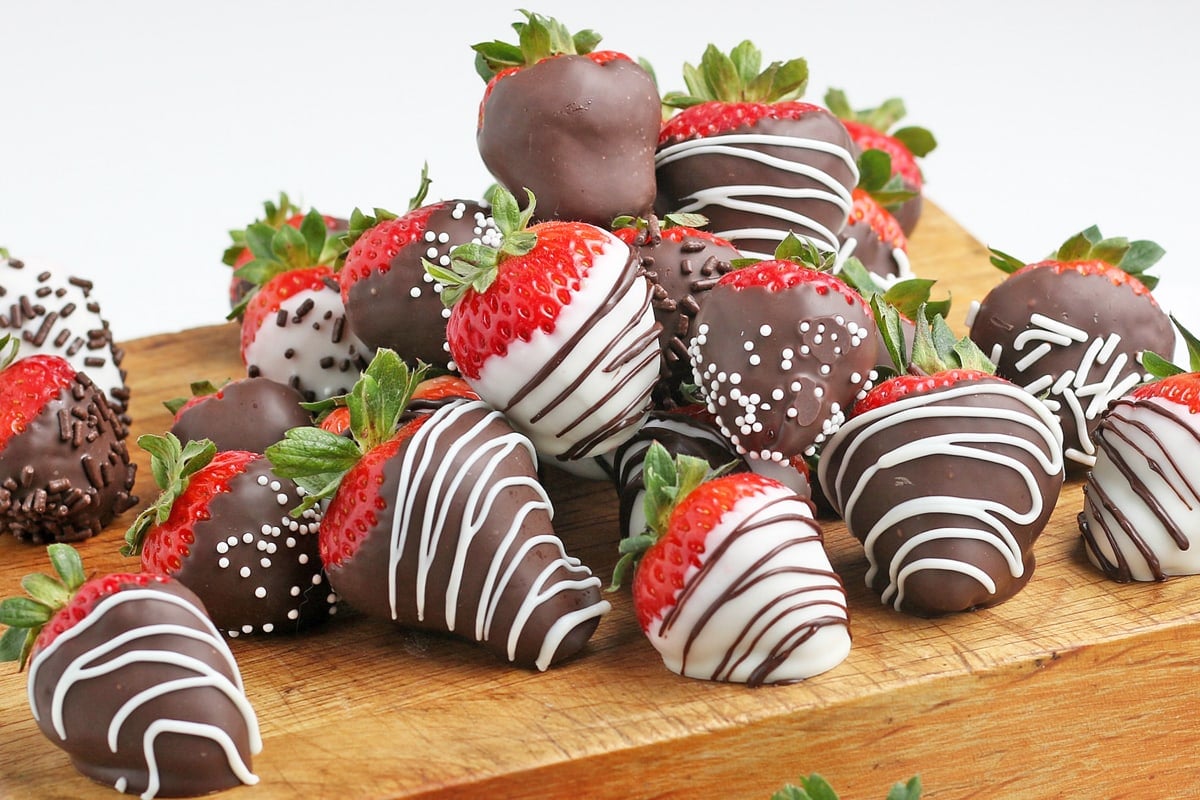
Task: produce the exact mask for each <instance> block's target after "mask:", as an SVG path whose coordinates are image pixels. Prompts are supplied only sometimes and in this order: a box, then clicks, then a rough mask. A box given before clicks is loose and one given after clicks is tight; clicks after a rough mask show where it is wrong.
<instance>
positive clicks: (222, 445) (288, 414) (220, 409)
mask: <svg viewBox="0 0 1200 800" xmlns="http://www.w3.org/2000/svg"><path fill="white" fill-rule="evenodd" d="M191 389H192V396H191V397H190V398H187V399H183V398H179V399H176V400H171V401H169V402H168V403H166V406H167V409H168V410H169V411H171V413H173V414H174V415H175V417H174V420H173V421H172V423H171V428H170V431H171V433H173V434H175V437H176V438H177V439H179V440H180V441H181V442H190V441H192V440H200V439H209V440H210V441H212V443H213V444H214V445H216V447H217V449H218V450H249V451H251V452H254V453H261V452H262V451H263V450H265V449H266V448H267V447H268V446H269V445H272V444H275V442H278V441H279V440H280V439H282V438H283V434H284V433H286V432H287V431H288V429H290V428H294V427H296V426H297V425H311V424H312V421H313V418H312V414H311V413H310V412H309V411H307V410H306V409H305V408H304V406H303V405H302V404H303V403H304V398H303V397H302V396H301V395H300V393H299V392H298V391H296V390H295V389H293V388H292V387H291V386H287V385H285V384H282V383H279V382H278V381H273V380H271V379H270V378H263V377H258V378H238V379H236V380H232V381H229V382H227V383H225V384H222V385H221V386H219V387H218V386H214V385H213V384H212V383H210V382H208V381H198V382H196V383H193V384H192V386H191Z"/></svg>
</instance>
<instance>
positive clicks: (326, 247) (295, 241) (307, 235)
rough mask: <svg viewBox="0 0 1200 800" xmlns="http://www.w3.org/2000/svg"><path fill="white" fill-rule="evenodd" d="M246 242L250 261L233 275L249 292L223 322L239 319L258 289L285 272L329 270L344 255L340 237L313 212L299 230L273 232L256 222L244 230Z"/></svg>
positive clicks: (265, 225)
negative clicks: (248, 286) (247, 286)
mask: <svg viewBox="0 0 1200 800" xmlns="http://www.w3.org/2000/svg"><path fill="white" fill-rule="evenodd" d="M245 240H246V246H247V248H249V250H250V252H251V254H252V255H253V258H252V259H251V260H250V261H248V262H246V263H245V264H242V265H241V266H240V267H238V268H237V269H236V270H235V271H234V273H233V274H234V277H235V278H239V279H241V280H244V281H248V282H249V283H250V284H251V287H252V288H251V289H250V291H248V292H247V293H246V296H245V297H243V298H242V300H241V302H240V303H238V304H237V306H235V307H234V308H233V309H232V310H231V311H230V312H229V314H228V315H227V316H226V319H238V318H240V317H242V316H243V314H244V313H245V311H246V307H247V306H248V305H249V304H250V302H251V301H252V300H253V299H254V296H255V295H256V294H257V293H258V291H259V289H261V288H262V287H263V286H265V285H266V284H267V283H268V282H270V281H271V279H273V278H275V277H277V276H279V275H282V274H285V273H288V272H296V271H299V270H308V269H313V268H316V267H325V268H331V267H332V266H333V265H334V263H335V262H336V261H337V260H338V259H339V258H340V257H341V255H342V253H343V251H344V246H343V245H342V240H341V237H340V236H337V235H334V234H332V233H330V230H329V226H328V223H327V220H326V218H325V216H323V215H322V214H321V213H320V212H319V211H317V210H316V209H313V210H311V211H309V212H308V213H307V214H305V215H304V218H303V220H301V222H300V225H299V226H298V227H293V226H292V225H290V224H286V225H281V226H280V227H278V228H272V227H271V226H270V225H268V224H267V223H264V222H256V223H254V224H253V225H251V226H249V227H248V228H246V231H245Z"/></svg>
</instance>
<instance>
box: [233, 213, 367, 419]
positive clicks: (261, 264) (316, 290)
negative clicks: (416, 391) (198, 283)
mask: <svg viewBox="0 0 1200 800" xmlns="http://www.w3.org/2000/svg"><path fill="white" fill-rule="evenodd" d="M245 238H246V245H247V247H249V248H250V250H251V252H252V253H253V254H254V260H252V261H250V262H249V263H247V264H245V265H243V266H241V267H239V268H238V270H237V272H236V273H235V274H236V275H237V276H238V277H240V278H245V279H246V280H248V281H250V282H251V283H253V284H254V287H255V288H254V289H253V290H252V291H251V292H250V293H249V295H248V296H247V297H246V299H245V300H244V302H243V305H242V306H240V307H238V308H235V309H234V310H233V311H231V312H230V314H229V317H230V318H231V319H232V318H234V317H236V316H239V315H240V316H241V318H242V342H241V350H242V362H243V363H244V364H245V365H246V374H247V375H248V376H249V377H251V378H256V377H259V376H262V377H265V378H270V379H271V380H274V381H278V382H279V383H286V384H287V385H288V386H291V387H292V388H293V389H295V390H296V391H298V392H300V394H301V395H303V396H304V398H305V399H306V400H310V401H315V400H325V399H327V398H329V397H333V396H334V395H338V394H345V393H346V392H348V391H349V390H350V387H351V386H353V385H354V381H355V380H357V379H358V375H359V373H361V372H362V370H363V368H364V367H365V366H366V365H367V361H368V359H369V358H370V354H371V349H370V348H369V347H367V346H366V345H365V344H363V342H362V341H361V340H359V338H358V337H357V336H355V335H354V334H353V333H352V332H351V331H350V329H349V327H348V325H347V323H346V307H345V304H344V303H343V302H342V291H341V286H340V284H339V283H338V280H337V276H336V275H335V274H334V272H333V268H332V266H331V265H332V264H333V263H334V262H335V261H336V259H337V257H338V255H339V254H340V252H341V245H340V240H338V239H337V237H334V236H332V235H331V234H330V233H329V229H328V228H327V227H326V224H325V218H324V217H322V216H321V215H320V214H319V213H318V212H317V211H316V210H313V211H310V212H309V213H308V215H307V216H305V218H304V221H303V222H301V223H300V227H299V228H298V229H297V228H293V227H292V226H290V225H284V226H282V227H280V228H278V229H275V228H272V227H271V226H269V225H266V224H264V223H256V224H254V225H251V226H250V227H249V228H247V229H246V234H245Z"/></svg>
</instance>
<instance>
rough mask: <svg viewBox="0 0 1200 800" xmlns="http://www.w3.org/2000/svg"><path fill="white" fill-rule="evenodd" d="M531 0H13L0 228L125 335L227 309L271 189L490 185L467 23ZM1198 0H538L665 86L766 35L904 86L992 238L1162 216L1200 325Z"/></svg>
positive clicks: (836, 67) (8, 17)
mask: <svg viewBox="0 0 1200 800" xmlns="http://www.w3.org/2000/svg"><path fill="white" fill-rule="evenodd" d="M779 7H783V8H785V9H786V10H783V11H781V10H778V9H779ZM515 8H516V4H514V7H512V8H510V7H508V6H507V5H506V4H504V3H495V2H490V3H488V4H484V3H481V2H462V1H461V0H460V2H455V3H446V2H441V3H420V4H414V3H409V2H382V1H381V0H376V1H374V2H372V1H371V0H357V2H330V1H329V0H323V1H322V2H312V1H310V0H290V1H289V2H280V3H267V2H231V1H229V0H224V1H221V2H202V3H195V2H192V3H177V2H163V1H160V2H151V1H150V0H109V1H108V2H102V3H95V2H75V3H69V2H20V0H0V245H6V246H7V247H8V248H9V249H10V250H11V251H12V253H13V255H14V256H17V257H21V258H24V259H25V260H27V261H30V262H33V263H36V264H38V265H44V266H49V267H52V268H56V269H60V270H62V271H63V272H65V273H72V274H77V275H80V276H83V277H89V278H92V279H93V280H94V281H95V283H96V285H97V290H96V291H97V296H98V297H99V299H100V301H101V304H102V307H103V310H104V313H105V314H106V316H107V317H108V318H109V321H110V323H111V325H112V328H113V330H114V333H115V334H116V336H117V338H118V339H119V340H127V339H132V338H136V337H140V336H144V335H147V334H152V333H160V332H169V331H176V330H181V329H185V328H189V327H194V326H197V325H205V324H210V323H215V322H220V321H221V320H222V319H223V317H224V314H225V312H226V311H227V308H228V306H227V296H226V288H227V282H228V276H229V273H228V268H226V267H224V266H223V265H222V264H221V263H220V256H221V252H222V250H223V249H224V247H225V246H226V244H227V242H228V230H229V229H230V228H234V227H241V226H243V225H245V224H246V223H248V222H250V221H251V220H253V219H254V218H255V217H256V216H257V215H258V214H259V212H260V211H261V203H262V201H263V200H266V199H269V198H273V197H275V196H277V194H278V193H279V191H281V190H283V191H286V192H288V193H289V194H290V195H291V196H292V197H293V198H294V199H298V200H301V201H303V202H304V203H305V204H308V205H314V206H316V207H318V208H320V209H321V210H322V211H323V212H325V213H331V214H337V215H342V216H346V215H348V213H349V211H350V210H351V209H353V208H354V207H356V206H358V207H362V208H364V209H367V208H370V207H373V206H382V207H385V208H390V209H392V210H398V211H403V210H404V209H405V207H406V203H407V200H408V198H409V197H410V196H411V195H412V193H413V190H414V188H415V186H416V180H417V175H418V173H419V171H420V168H421V165H422V163H423V162H425V161H428V163H429V166H430V171H431V176H432V177H433V179H434V184H433V186H432V189H431V195H430V199H431V200H435V199H442V198H450V197H456V196H476V195H478V194H479V193H480V192H481V191H482V190H483V188H484V187H485V186H486V185H487V184H488V183H489V182H490V179H489V178H488V176H487V174H486V172H485V170H484V168H483V166H482V163H481V161H480V159H479V156H478V154H477V151H476V149H475V143H474V131H475V115H476V111H477V106H478V102H479V99H480V96H481V93H482V90H483V82H482V80H481V79H480V78H479V77H478V76H477V75H476V74H475V72H474V69H473V65H472V60H473V53H472V51H471V50H470V45H471V44H473V43H475V42H478V41H481V40H487V39H493V38H501V39H504V40H508V41H512V40H513V35H512V31H511V29H510V27H509V26H510V24H511V23H512V22H513V21H515V20H517V19H519V18H520V17H519V15H518V13H517V11H516V10H515ZM1197 8H1198V6H1197V5H1196V4H1194V3H1184V2H1140V3H1133V2H1127V1H1126V2H1056V3H1051V2H1045V0H1037V1H1036V2H1032V1H1030V0H1017V1H1015V2H1014V1H1013V0H1006V2H993V3H987V4H984V3H965V2H929V1H926V2H905V3H896V2H886V3H884V2H876V1H875V0H857V2H829V3H826V2H822V3H811V2H799V1H797V0H785V2H782V3H781V2H780V1H779V0H771V2H769V3H766V2H755V1H752V0H729V1H727V2H721V3H718V2H713V0H690V2H689V3H688V4H682V3H671V4H666V3H660V4H650V3H600V2H595V1H594V2H549V1H548V2H544V3H543V4H542V5H541V6H532V9H533V10H536V11H539V12H542V13H545V14H549V15H552V16H556V17H558V18H559V19H561V20H562V21H564V22H565V23H566V24H567V25H568V27H570V28H571V29H573V30H577V29H579V28H585V27H590V28H593V29H595V30H597V31H598V32H600V33H601V34H603V36H604V41H603V42H602V44H601V47H604V48H611V49H617V50H622V51H624V52H626V53H629V54H630V55H633V56H635V57H638V56H641V57H645V58H647V59H649V60H650V61H651V62H652V63H653V64H654V66H655V68H656V72H657V74H658V79H659V83H660V86H661V88H662V89H663V90H664V91H666V90H670V89H681V88H683V86H682V80H681V78H680V75H681V68H682V65H683V63H684V62H692V63H696V62H697V61H698V59H699V57H700V54H701V53H702V52H703V49H704V47H705V45H706V44H708V43H709V42H713V43H715V44H717V45H718V46H719V47H721V48H722V49H724V50H728V49H729V48H731V47H732V46H733V45H734V44H736V43H737V42H739V41H740V40H742V39H746V38H749V39H752V40H753V41H754V42H755V43H756V44H758V45H759V46H760V47H761V49H762V50H763V52H764V57H765V60H767V61H772V60H786V59H789V58H792V57H796V56H803V57H805V58H807V60H808V63H809V69H810V73H811V81H810V87H809V91H808V94H807V98H808V99H809V100H812V101H814V102H822V98H823V96H824V92H825V89H826V88H827V87H829V86H836V87H839V88H842V89H844V90H845V91H846V92H847V94H848V95H849V97H850V101H851V103H852V104H853V105H854V106H855V107H863V106H869V105H876V104H877V103H879V102H880V101H882V100H883V99H885V98H887V97H890V96H893V95H898V96H901V97H903V98H904V99H905V101H906V102H907V105H908V110H909V115H908V118H907V120H906V122H908V123H911V124H921V125H924V126H926V127H928V128H930V129H932V130H933V131H934V133H935V134H936V135H937V137H938V139H939V142H940V144H939V147H938V149H937V150H936V151H934V153H933V154H931V155H930V156H929V157H928V158H927V159H925V162H924V170H925V173H926V176H927V181H928V195H929V197H931V198H932V199H933V201H934V202H936V203H938V204H939V205H940V206H942V207H943V208H944V209H945V210H947V211H948V212H949V213H950V214H951V215H952V216H954V217H955V218H956V219H957V220H958V221H959V222H960V223H961V224H963V225H964V226H965V227H966V228H967V229H968V230H969V231H971V232H972V233H973V234H974V235H975V236H976V237H977V238H979V239H980V240H981V241H982V242H984V243H985V244H987V245H989V246H994V247H998V248H1000V249H1002V250H1006V251H1008V252H1010V253H1012V254H1014V255H1017V256H1019V257H1021V258H1024V259H1026V260H1034V259H1037V258H1041V257H1043V256H1044V255H1046V254H1047V253H1049V252H1050V251H1052V250H1053V249H1055V248H1056V247H1057V246H1058V244H1059V243H1061V241H1062V240H1064V239H1065V238H1067V236H1069V235H1070V234H1072V233H1074V232H1076V231H1078V230H1080V229H1082V228H1084V227H1086V226H1088V225H1090V224H1093V223H1095V224H1099V225H1100V226H1101V228H1102V230H1103V231H1104V232H1105V233H1106V234H1107V235H1125V236H1129V237H1131V238H1149V239H1154V240H1156V241H1158V242H1159V243H1160V244H1162V245H1163V246H1164V247H1165V248H1166V249H1167V256H1166V257H1165V259H1164V260H1163V262H1162V263H1161V264H1160V267H1159V269H1158V270H1157V272H1158V274H1159V275H1160V276H1161V277H1162V283H1161V287H1160V289H1159V290H1158V295H1159V298H1160V301H1161V302H1162V304H1163V305H1165V306H1166V307H1167V308H1168V309H1169V310H1171V311H1174V312H1175V313H1176V314H1177V315H1178V316H1179V317H1180V318H1181V319H1182V321H1183V322H1184V323H1185V324H1186V325H1188V326H1189V327H1191V328H1192V329H1193V330H1197V331H1200V309H1198V308H1197V305H1196V302H1195V300H1196V297H1197V296H1198V295H1200V291H1198V289H1200V278H1198V277H1197V270H1198V269H1200V267H1198V266H1197V264H1196V258H1195V256H1194V250H1195V246H1196V245H1195V243H1194V240H1195V239H1196V237H1197V225H1196V219H1197V211H1196V203H1195V201H1194V200H1193V196H1194V193H1195V192H1197V191H1200V167H1198V164H1200V155H1198V154H1197V148H1196V146H1195V142H1196V140H1197V136H1198V134H1200V112H1198V110H1197V109H1198V108H1200V98H1197V97H1196V93H1195V89H1194V87H1195V85H1196V81H1197V79H1200V43H1198V41H1197V34H1198V30H1197V27H1198V25H1197V23H1200V12H1197V10H1196V9H1197ZM967 266H970V267H972V268H975V267H977V266H978V265H964V267H967ZM914 267H915V269H916V270H917V272H918V273H919V272H920V264H915V265H914ZM967 299H968V298H958V301H959V302H966V300H967Z"/></svg>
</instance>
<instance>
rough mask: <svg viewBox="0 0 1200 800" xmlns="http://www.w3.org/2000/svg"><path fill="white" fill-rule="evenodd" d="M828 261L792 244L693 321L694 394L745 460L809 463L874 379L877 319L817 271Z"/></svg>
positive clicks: (737, 273) (722, 285) (730, 277)
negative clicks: (803, 458)
mask: <svg viewBox="0 0 1200 800" xmlns="http://www.w3.org/2000/svg"><path fill="white" fill-rule="evenodd" d="M832 258H833V257H832V255H829V256H823V255H822V254H820V253H819V252H817V250H816V248H814V247H813V246H812V245H809V244H806V243H802V242H799V241H798V240H796V239H795V238H789V239H787V240H785V242H784V244H783V245H781V247H780V249H779V251H778V257H777V258H775V259H771V260H768V261H760V262H757V263H755V264H751V265H749V266H745V267H742V268H740V269H737V270H734V271H733V272H730V273H729V274H727V275H725V276H724V277H722V278H721V280H720V281H718V282H717V285H716V286H714V287H713V288H712V290H711V291H710V292H709V293H708V297H707V299H706V300H705V302H704V306H703V308H701V309H700V314H699V315H698V316H697V317H696V336H695V338H694V339H693V340H692V346H691V357H692V365H693V369H694V370H695V378H696V384H697V386H698V387H699V390H700V392H701V393H702V395H703V397H704V399H705V401H706V402H707V404H708V409H709V411H710V412H712V413H713V414H714V415H715V416H716V418H717V421H718V423H719V424H720V426H721V431H722V432H723V433H724V434H725V436H726V437H727V438H728V439H729V441H730V442H732V443H733V445H734V446H735V448H736V449H737V451H738V452H739V453H742V454H744V455H746V456H747V457H748V458H750V459H761V460H763V461H773V462H778V463H784V462H789V461H790V460H791V459H792V458H793V457H795V456H798V455H805V456H810V455H812V454H813V453H815V452H816V451H817V449H818V448H819V447H820V446H821V444H822V443H823V442H824V441H825V440H826V439H827V438H828V437H829V436H830V435H831V434H833V432H834V431H836V430H837V429H838V426H839V425H840V424H841V422H842V420H843V419H845V417H846V414H847V412H848V411H849V409H850V406H851V405H852V404H853V403H854V401H855V400H856V399H857V398H858V397H860V396H861V394H862V393H863V392H864V391H866V390H867V389H869V388H870V387H871V384H872V381H873V380H874V378H875V372H874V368H875V365H876V347H877V341H876V340H877V329H876V325H875V318H874V316H873V315H872V313H871V309H870V307H869V306H868V305H867V303H866V301H865V300H864V299H863V298H862V296H861V295H859V294H858V293H857V292H855V291H854V290H853V289H851V288H850V287H849V286H847V285H846V284H845V283H844V282H843V281H842V280H841V279H840V278H838V277H836V276H834V275H832V274H830V273H828V272H825V271H823V268H824V267H826V266H828V265H829V263H830V262H831V261H832Z"/></svg>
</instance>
